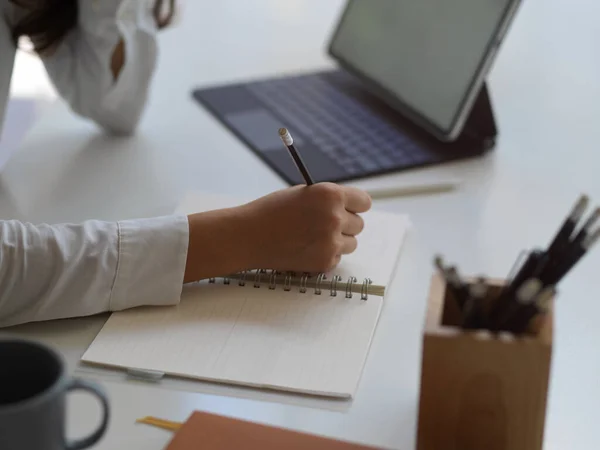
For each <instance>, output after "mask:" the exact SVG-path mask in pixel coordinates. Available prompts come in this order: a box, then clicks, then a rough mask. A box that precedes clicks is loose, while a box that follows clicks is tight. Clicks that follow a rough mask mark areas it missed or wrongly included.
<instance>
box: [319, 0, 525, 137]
mask: <svg viewBox="0 0 600 450" xmlns="http://www.w3.org/2000/svg"><path fill="white" fill-rule="evenodd" d="M512 4H514V1H512V0H452V1H448V0H369V1H366V0H350V1H349V2H348V6H347V8H346V11H345V12H344V15H343V17H342V19H341V22H340V24H339V26H338V29H337V31H336V33H335V35H334V37H333V39H332V42H331V47H330V51H331V54H332V55H333V56H334V57H336V58H338V59H340V60H341V61H342V62H344V63H346V64H347V65H349V66H350V67H351V68H352V69H354V70H355V71H356V72H358V73H359V74H360V75H362V76H363V77H364V78H367V79H369V80H371V81H373V82H374V83H375V84H377V85H378V86H379V87H381V88H382V89H384V90H385V91H386V93H387V94H388V95H391V96H393V97H395V99H396V100H397V101H398V103H401V104H402V106H403V107H404V108H407V109H408V110H410V112H411V113H412V114H416V115H417V116H420V118H422V119H424V120H425V121H426V122H427V123H428V124H430V125H431V126H433V127H435V128H436V129H437V130H439V132H441V133H444V134H446V133H449V132H450V130H451V129H452V128H453V126H454V125H455V123H456V121H457V117H458V116H459V114H460V112H461V110H462V109H463V108H464V104H465V99H466V97H467V96H468V94H469V92H470V90H471V89H473V83H474V80H475V79H476V77H477V75H478V73H479V72H480V71H481V65H482V62H483V61H484V59H485V58H486V55H487V53H488V48H489V47H490V45H492V44H494V43H495V39H496V38H497V36H498V30H499V28H500V27H501V26H502V24H503V23H504V22H505V17H506V15H507V13H508V11H509V8H510V7H511V5H512Z"/></svg>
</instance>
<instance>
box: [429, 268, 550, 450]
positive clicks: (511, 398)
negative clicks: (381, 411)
mask: <svg viewBox="0 0 600 450" xmlns="http://www.w3.org/2000/svg"><path fill="white" fill-rule="evenodd" d="M486 283H487V285H488V286H487V287H488V289H487V296H486V297H485V298H484V304H483V307H484V308H486V307H489V304H490V302H491V300H493V299H494V297H495V296H497V295H498V294H499V293H500V291H501V290H502V287H503V284H504V281H502V280H500V281H494V280H486ZM553 300H554V299H552V300H551V301H550V307H549V309H548V312H547V314H545V315H544V316H543V318H540V321H539V323H538V324H537V327H536V329H535V331H534V332H531V333H529V334H523V335H520V336H515V335H513V334H509V333H492V332H490V331H487V330H464V329H462V328H461V327H460V320H461V319H460V317H461V316H460V310H459V308H458V306H457V302H456V299H454V298H452V295H451V292H450V290H449V289H446V281H445V279H444V277H443V276H441V275H440V274H438V273H435V274H434V276H433V278H432V281H431V288H430V292H429V299H428V308H427V316H426V319H425V326H424V330H423V347H422V351H423V354H422V360H421V386H420V402H419V423H418V435H417V442H418V444H417V448H418V449H419V450H438V449H445V450H541V449H542V442H543V435H544V422H545V418H546V398H547V392H548V380H549V375H550V363H551V357H552V335H553V332H552V325H553V308H552V302H553Z"/></svg>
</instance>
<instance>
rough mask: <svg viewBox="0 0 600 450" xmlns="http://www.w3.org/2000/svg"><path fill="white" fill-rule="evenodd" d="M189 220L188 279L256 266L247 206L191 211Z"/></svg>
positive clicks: (186, 271)
mask: <svg viewBox="0 0 600 450" xmlns="http://www.w3.org/2000/svg"><path fill="white" fill-rule="evenodd" d="M188 223H189V244H188V253H187V260H186V269H185V275H184V282H185V283H189V282H192V281H197V280H202V279H207V278H211V277H217V276H223V275H228V274H232V273H236V272H239V271H241V270H246V269H249V268H254V267H253V260H254V259H255V255H254V250H253V248H252V236H248V223H247V220H246V217H245V212H244V208H241V207H236V208H227V209H219V210H214V211H208V212H204V213H198V214H191V215H190V216H188Z"/></svg>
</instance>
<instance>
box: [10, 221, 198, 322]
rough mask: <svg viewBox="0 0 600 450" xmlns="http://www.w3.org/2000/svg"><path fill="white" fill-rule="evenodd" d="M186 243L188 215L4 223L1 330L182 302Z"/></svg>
mask: <svg viewBox="0 0 600 450" xmlns="http://www.w3.org/2000/svg"><path fill="white" fill-rule="evenodd" d="M188 240H189V225H188V219H187V217H185V216H171V217H159V218H152V219H142V220H130V221H121V222H100V221H88V222H84V223H82V224H78V225H74V224H64V225H55V226H51V225H40V226H34V225H32V224H27V223H22V222H18V221H0V327H4V326H9V325H16V324H20V323H25V322H34V321H41V320H50V319H58V318H66V317H77V316H87V315H92V314H97V313H101V312H105V311H118V310H123V309H126V308H132V307H135V306H141V305H174V304H177V303H178V302H179V299H180V296H181V290H182V287H183V278H184V272H185V268H186V258H187V249H188Z"/></svg>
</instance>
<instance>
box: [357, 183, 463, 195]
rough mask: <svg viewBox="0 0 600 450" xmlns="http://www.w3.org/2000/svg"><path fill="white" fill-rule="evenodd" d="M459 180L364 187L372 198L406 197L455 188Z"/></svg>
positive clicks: (437, 192)
mask: <svg viewBox="0 0 600 450" xmlns="http://www.w3.org/2000/svg"><path fill="white" fill-rule="evenodd" d="M459 185H460V180H455V179H452V180H440V181H433V182H428V183H426V182H422V183H413V184H404V185H399V186H388V187H381V188H372V189H365V190H366V191H367V193H368V194H369V195H370V196H371V198H372V199H379V198H392V197H407V196H410V195H424V194H439V193H442V192H449V191H453V190H454V189H457V188H458V186H459Z"/></svg>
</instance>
